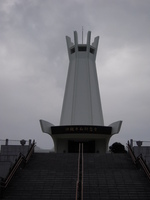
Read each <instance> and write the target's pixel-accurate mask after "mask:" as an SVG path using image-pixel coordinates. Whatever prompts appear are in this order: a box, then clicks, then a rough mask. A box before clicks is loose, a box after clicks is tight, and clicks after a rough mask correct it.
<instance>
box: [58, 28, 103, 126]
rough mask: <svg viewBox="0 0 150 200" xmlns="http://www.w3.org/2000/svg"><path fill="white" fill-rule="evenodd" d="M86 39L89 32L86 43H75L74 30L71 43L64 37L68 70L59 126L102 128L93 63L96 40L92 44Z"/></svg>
mask: <svg viewBox="0 0 150 200" xmlns="http://www.w3.org/2000/svg"><path fill="white" fill-rule="evenodd" d="M90 39H91V32H88V35H87V43H86V44H78V35H77V32H76V31H75V32H74V43H72V42H71V39H70V38H69V37H66V41H67V48H68V55H69V69H68V76H67V82H66V88H65V95H64V101H63V107H62V113H61V120H60V125H99V126H103V125H104V122H103V113H102V106H101V100H100V93H99V86H98V79H97V72H96V64H95V59H96V53H97V47H98V41H99V37H96V38H95V40H94V43H93V44H92V45H90Z"/></svg>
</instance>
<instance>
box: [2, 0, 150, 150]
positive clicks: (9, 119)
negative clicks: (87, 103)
mask: <svg viewBox="0 0 150 200" xmlns="http://www.w3.org/2000/svg"><path fill="white" fill-rule="evenodd" d="M82 26H84V41H86V34H87V31H89V30H90V31H92V40H93V38H94V37H96V36H100V42H99V48H98V53H97V60H96V66H97V73H98V79H99V87H100V94H101V101H102V108H103V115H104V122H105V125H106V126H107V125H109V124H111V123H112V122H114V121H117V120H123V124H122V129H121V131H120V133H119V134H117V135H115V136H113V137H112V139H111V141H110V144H111V143H113V142H115V141H117V142H121V143H123V144H124V145H125V144H126V142H127V140H129V139H131V138H133V139H135V140H144V141H145V140H149V141H150V92H149V90H150V1H149V0H142V1H141V0H74V1H73V0H0V139H6V138H9V139H17V140H20V139H27V140H28V139H30V138H31V139H35V140H36V142H37V145H38V146H40V147H42V148H52V147H53V141H52V139H51V137H50V136H49V135H47V134H44V133H42V131H41V129H40V124H39V119H44V120H47V121H49V122H51V123H53V124H55V125H59V121H60V114H61V108H62V101H63V95H64V90H65V82H66V77H67V71H68V64H69V59H68V54H67V47H66V41H65V36H66V35H68V36H70V37H71V38H72V40H73V31H74V30H77V31H78V35H79V42H81V38H82V37H81V32H82Z"/></svg>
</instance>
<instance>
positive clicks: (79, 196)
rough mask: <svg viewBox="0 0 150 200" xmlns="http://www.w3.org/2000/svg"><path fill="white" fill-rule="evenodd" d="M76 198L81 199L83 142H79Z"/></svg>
mask: <svg viewBox="0 0 150 200" xmlns="http://www.w3.org/2000/svg"><path fill="white" fill-rule="evenodd" d="M76 200H83V143H80V144H79V155H78V175H77V182H76Z"/></svg>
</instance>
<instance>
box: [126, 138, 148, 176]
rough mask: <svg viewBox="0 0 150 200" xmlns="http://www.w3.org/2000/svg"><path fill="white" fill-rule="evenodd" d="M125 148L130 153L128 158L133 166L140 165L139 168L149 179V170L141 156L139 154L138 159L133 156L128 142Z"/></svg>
mask: <svg viewBox="0 0 150 200" xmlns="http://www.w3.org/2000/svg"><path fill="white" fill-rule="evenodd" d="M127 147H128V152H129V153H130V156H131V158H132V160H133V162H134V164H136V165H138V164H140V167H141V168H142V169H143V170H144V172H145V174H146V175H147V177H148V178H149V179H150V169H149V167H148V166H147V164H146V162H145V161H144V159H143V157H142V154H140V155H139V156H138V157H136V156H135V155H134V152H133V150H132V148H131V146H130V144H129V141H128V144H127Z"/></svg>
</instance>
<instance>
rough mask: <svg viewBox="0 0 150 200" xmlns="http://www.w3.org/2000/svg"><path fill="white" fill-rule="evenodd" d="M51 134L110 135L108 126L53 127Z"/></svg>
mask: <svg viewBox="0 0 150 200" xmlns="http://www.w3.org/2000/svg"><path fill="white" fill-rule="evenodd" d="M51 129H52V134H67V133H69V134H71V133H72V134H105V135H110V134H111V129H112V128H111V127H109V126H82V125H81V126H53V127H51Z"/></svg>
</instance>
